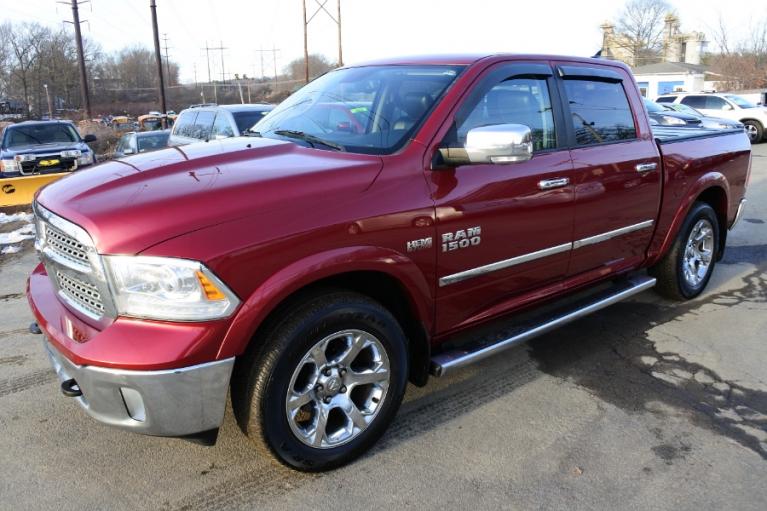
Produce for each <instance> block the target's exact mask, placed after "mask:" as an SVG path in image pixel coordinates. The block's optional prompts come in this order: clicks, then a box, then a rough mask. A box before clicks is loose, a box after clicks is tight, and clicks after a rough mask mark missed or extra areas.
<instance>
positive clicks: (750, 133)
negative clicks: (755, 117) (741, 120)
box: [746, 124, 759, 142]
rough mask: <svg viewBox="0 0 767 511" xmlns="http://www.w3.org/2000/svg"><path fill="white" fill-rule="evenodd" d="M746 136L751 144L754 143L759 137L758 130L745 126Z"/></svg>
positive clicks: (754, 127) (748, 125) (751, 126)
mask: <svg viewBox="0 0 767 511" xmlns="http://www.w3.org/2000/svg"><path fill="white" fill-rule="evenodd" d="M746 135H748V139H749V140H750V141H751V142H755V141H756V138H757V137H758V136H759V130H758V129H757V127H756V126H754V125H753V124H746Z"/></svg>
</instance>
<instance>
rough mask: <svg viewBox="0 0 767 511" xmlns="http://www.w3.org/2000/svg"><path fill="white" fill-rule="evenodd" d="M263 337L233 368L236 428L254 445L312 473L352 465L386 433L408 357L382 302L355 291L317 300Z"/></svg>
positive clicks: (403, 381)
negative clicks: (253, 349)
mask: <svg viewBox="0 0 767 511" xmlns="http://www.w3.org/2000/svg"><path fill="white" fill-rule="evenodd" d="M261 341H262V342H264V344H263V345H262V346H261V348H260V350H258V353H253V354H250V356H248V357H245V358H244V359H243V360H242V361H240V362H238V367H237V368H236V372H235V380H234V382H233V388H232V396H233V400H234V404H235V414H236V416H237V419H238V422H239V423H240V426H241V428H242V429H243V431H244V432H245V433H246V434H247V435H248V437H249V438H250V439H251V440H253V442H254V443H255V444H256V446H257V447H260V448H261V449H262V450H266V451H268V452H270V453H271V454H273V455H274V456H275V457H276V458H277V459H278V460H280V461H281V462H282V463H285V464H286V465H288V466H291V467H293V468H296V469H299V470H306V471H319V470H327V469H331V468H334V467H337V466H340V465H343V464H345V463H347V462H349V461H351V460H353V459H354V458H356V457H357V456H359V455H360V454H362V453H363V452H365V451H366V450H367V449H368V448H370V447H371V446H372V445H373V443H375V441H376V440H378V438H379V437H380V436H381V435H382V434H383V433H384V431H385V430H386V428H387V426H388V424H389V423H390V422H391V420H392V418H393V417H394V415H395V413H396V411H397V409H398V407H399V404H400V402H401V400H402V396H403V394H404V392H405V386H406V382H407V374H408V370H407V362H408V361H407V349H406V340H405V335H404V333H403V332H402V329H401V328H400V326H399V324H398V323H397V321H396V320H395V319H394V317H393V316H392V315H391V314H390V313H389V312H388V311H387V310H386V309H384V308H383V307H382V306H381V305H380V304H378V303H377V302H375V301H373V300H370V299H369V298H367V297H365V296H362V295H358V294H356V293H347V292H338V293H333V294H329V295H325V296H320V297H317V298H314V299H311V300H308V301H306V302H304V303H303V304H301V305H299V306H298V307H297V308H295V309H293V310H292V311H291V314H290V316H286V317H285V318H284V319H283V320H282V321H281V322H279V323H278V324H277V325H276V327H275V328H273V329H272V330H271V333H270V334H269V335H268V336H267V338H266V339H262V340H261ZM254 342H259V339H256V340H255V341H254Z"/></svg>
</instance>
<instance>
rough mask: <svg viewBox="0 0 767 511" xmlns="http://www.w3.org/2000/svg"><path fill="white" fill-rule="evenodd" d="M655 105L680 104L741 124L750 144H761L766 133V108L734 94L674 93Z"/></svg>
mask: <svg viewBox="0 0 767 511" xmlns="http://www.w3.org/2000/svg"><path fill="white" fill-rule="evenodd" d="M655 101H656V103H661V104H663V103H681V104H682V105H687V106H691V107H693V108H694V109H695V110H698V111H699V112H700V113H702V114H703V115H707V116H710V117H723V118H725V119H731V120H733V121H738V122H742V123H743V125H744V126H745V127H746V134H748V139H749V140H751V143H752V144H756V143H758V142H761V141H762V140H764V138H765V134H766V133H767V108H765V107H762V106H757V105H755V104H753V103H751V102H750V101H748V100H746V99H744V98H742V97H740V96H737V95H735V94H714V93H703V92H699V93H676V94H664V95H663V96H660V97H659V98H658V99H656V100H655Z"/></svg>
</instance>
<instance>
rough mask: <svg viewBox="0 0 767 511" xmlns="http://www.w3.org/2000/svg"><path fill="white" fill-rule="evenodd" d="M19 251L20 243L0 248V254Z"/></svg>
mask: <svg viewBox="0 0 767 511" xmlns="http://www.w3.org/2000/svg"><path fill="white" fill-rule="evenodd" d="M17 252H21V245H8V246H7V247H3V249H2V250H0V254H15V253H17Z"/></svg>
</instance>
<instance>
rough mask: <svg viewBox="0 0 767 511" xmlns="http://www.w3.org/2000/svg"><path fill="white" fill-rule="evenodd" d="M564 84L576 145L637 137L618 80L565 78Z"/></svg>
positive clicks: (624, 94) (626, 100) (624, 95)
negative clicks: (603, 80)
mask: <svg viewBox="0 0 767 511" xmlns="http://www.w3.org/2000/svg"><path fill="white" fill-rule="evenodd" d="M564 84H565V93H566V94H567V100H568V103H569V105H570V113H571V115H572V124H573V130H574V131H575V142H576V143H577V144H578V145H592V144H604V143H608V142H620V141H622V140H630V139H633V138H636V136H637V133H636V127H635V126H634V116H633V114H632V112H631V108H630V107H629V102H628V99H627V98H626V91H624V90H623V85H622V84H621V83H618V82H601V81H592V80H565V81H564Z"/></svg>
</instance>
